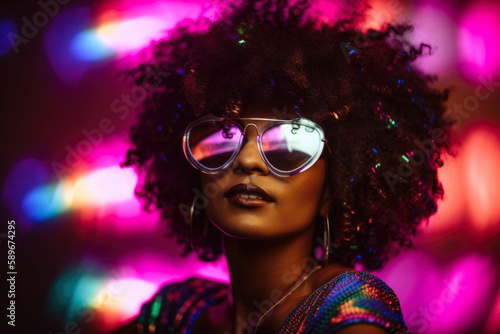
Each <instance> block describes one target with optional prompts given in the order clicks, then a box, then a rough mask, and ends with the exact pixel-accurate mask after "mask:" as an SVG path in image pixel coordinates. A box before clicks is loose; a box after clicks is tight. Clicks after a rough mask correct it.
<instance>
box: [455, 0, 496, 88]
mask: <svg viewBox="0 0 500 334" xmlns="http://www.w3.org/2000/svg"><path fill="white" fill-rule="evenodd" d="M499 17H500V3H499V2H498V1H476V2H471V3H470V5H469V6H468V7H467V8H465V9H464V10H463V15H462V18H461V20H460V24H459V28H458V43H459V54H460V70H461V73H462V75H463V76H464V78H466V79H468V80H470V81H473V82H476V81H478V77H479V76H488V75H490V74H493V75H498V74H499V73H500V62H499V61H498V59H499V58H500V45H499V43H498V36H499V35H500V20H499Z"/></svg>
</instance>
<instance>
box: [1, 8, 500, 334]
mask: <svg viewBox="0 0 500 334" xmlns="http://www.w3.org/2000/svg"><path fill="white" fill-rule="evenodd" d="M370 3H371V5H372V10H371V16H370V18H369V20H368V22H367V27H372V28H378V27H379V26H380V24H381V23H382V22H385V21H389V22H403V21H411V22H413V23H414V24H415V31H414V36H413V38H414V40H415V43H419V42H424V41H425V42H426V43H428V44H430V45H432V46H433V49H432V50H433V51H432V53H433V55H432V56H428V57H425V59H423V60H419V62H418V66H419V67H421V68H422V69H424V70H425V72H427V73H429V74H433V75H437V76H438V77H439V81H438V82H437V83H436V87H438V88H447V87H449V88H452V94H451V97H450V101H449V103H448V106H449V110H448V113H447V116H448V117H450V118H454V119H456V121H457V123H456V125H455V130H456V132H457V134H458V137H459V139H460V141H461V145H460V146H459V147H457V152H458V156H457V157H445V159H444V160H445V165H444V167H443V168H442V169H441V170H440V171H439V173H440V177H441V178H442V181H443V185H444V189H445V198H444V200H443V201H442V202H441V203H440V206H439V210H438V213H437V214H436V215H435V216H433V217H432V219H431V220H430V222H429V224H428V225H427V226H424V227H423V228H422V231H421V233H420V237H419V239H418V240H417V241H416V247H415V248H414V249H411V250H408V251H404V252H402V253H401V254H400V255H399V256H398V257H397V258H395V259H393V260H392V261H391V262H390V263H388V265H387V266H386V268H385V269H384V270H382V271H378V272H375V274H376V275H378V276H380V277H381V278H382V279H384V280H385V281H386V282H387V283H388V284H389V285H390V286H391V287H392V288H393V289H394V290H395V292H396V293H397V295H398V296H399V298H400V301H401V305H402V309H403V313H404V316H405V319H406V322H407V324H408V327H409V328H410V329H411V331H412V333H500V172H499V171H500V113H499V112H500V110H499V109H500V61H499V59H500V44H499V38H498V36H500V20H499V18H500V3H499V2H498V1H484V0H481V1H459V0H455V1H452V0H428V1H416V0H414V1H408V0H391V1H378V0H374V1H371V2H370ZM317 6H318V8H319V9H320V10H322V11H324V12H325V16H328V15H331V13H332V12H335V11H337V10H339V9H340V8H342V7H343V6H344V5H343V4H342V3H341V2H334V1H326V0H325V1H319V2H318V3H317ZM215 14H216V8H215V6H214V5H213V4H212V3H209V2H205V1H195V0H193V1H150V0H148V1H139V0H103V1H94V2H89V1H83V0H41V1H38V2H35V1H32V2H27V1H24V2H23V1H21V2H12V1H11V2H9V3H8V4H6V3H3V4H2V5H1V11H0V32H1V34H0V64H1V67H0V68H1V72H0V77H1V80H2V89H1V92H0V96H1V100H0V101H1V115H2V120H1V122H0V123H1V126H2V138H3V139H2V144H1V157H2V163H1V165H0V170H1V174H0V191H1V198H2V201H1V210H2V223H1V229H0V249H1V254H2V255H1V257H2V259H5V262H4V260H2V263H4V264H3V265H2V268H4V269H2V274H1V275H0V277H1V278H2V282H5V281H6V278H7V274H6V273H7V272H8V271H9V268H8V267H7V263H6V262H7V250H8V248H7V246H8V240H9V239H8V232H7V231H8V226H9V225H12V223H11V224H9V223H8V222H9V221H11V220H15V233H16V234H15V239H14V241H15V256H16V258H15V268H14V269H15V270H16V272H17V275H16V283H15V302H16V304H15V305H16V322H15V324H16V327H15V330H14V329H13V328H12V327H10V326H9V327H8V328H7V329H6V330H5V331H3V333H5V332H7V333H10V332H13V333H53V334H56V333H57V334H60V333H68V334H69V333H105V332H107V331H110V330H112V329H114V328H116V327H118V326H120V325H121V324H123V323H125V322H127V321H128V320H130V319H131V318H132V317H134V316H135V315H137V313H138V311H139V308H140V305H141V304H142V303H143V302H144V301H146V300H148V299H149V298H150V297H151V296H152V294H153V293H154V292H155V291H156V290H157V289H158V287H159V286H160V285H161V284H162V283H164V282H169V281H172V280H179V279H182V278H185V277H188V276H192V275H198V276H203V277H210V278H212V279H216V280H220V281H227V279H228V277H227V270H226V268H225V263H224V261H223V260H222V261H219V262H217V263H214V264H203V263H200V262H199V261H198V260H197V259H196V258H194V257H188V258H186V259H184V258H181V257H180V256H179V255H178V253H177V249H176V245H175V243H174V242H172V241H170V240H168V239H166V238H165V237H163V228H162V226H161V225H160V224H159V223H158V214H157V213H151V214H149V213H146V212H144V211H143V210H142V208H141V203H140V202H139V201H138V200H137V199H136V198H135V197H134V195H133V191H134V186H135V183H136V181H137V175H136V174H135V172H134V170H133V169H121V168H120V167H119V164H120V163H121V162H122V161H123V160H124V155H125V152H126V149H127V147H128V129H129V127H130V125H131V124H133V122H134V120H135V118H136V110H140V105H141V103H142V101H143V100H144V94H145V92H146V90H145V87H141V86H135V87H134V86H130V85H127V84H125V81H124V79H123V77H121V76H120V75H119V74H118V73H119V71H120V70H123V69H125V68H128V67H131V66H133V65H134V64H137V63H138V62H139V61H140V60H141V59H142V54H141V53H140V50H141V49H143V48H144V47H147V46H148V45H149V44H150V42H151V41H152V40H155V39H158V38H160V37H161V36H165V34H168V30H169V29H171V28H172V27H174V26H175V25H176V24H177V23H178V22H179V21H181V20H183V19H185V18H193V19H195V18H197V17H199V16H200V15H203V16H207V17H212V16H214V15H215ZM325 19H326V18H325ZM11 241H12V240H11ZM7 289H8V287H6V288H5V291H2V292H1V295H2V296H3V297H2V298H1V307H0V308H1V309H2V310H4V312H8V311H5V310H6V308H7V307H8V306H9V304H8V303H9V302H10V299H9V298H7V296H6V294H7ZM2 319H3V320H2V326H3V325H5V323H6V320H5V315H2Z"/></svg>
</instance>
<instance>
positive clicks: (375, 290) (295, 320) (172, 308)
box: [138, 271, 409, 334]
mask: <svg viewBox="0 0 500 334" xmlns="http://www.w3.org/2000/svg"><path fill="white" fill-rule="evenodd" d="M227 296H228V285H227V284H224V283H218V282H213V281H208V280H205V279H201V278H191V279H188V280H186V281H184V282H181V283H174V284H169V285H166V286H164V287H163V288H162V289H161V290H160V291H159V292H158V293H157V294H156V295H154V296H153V298H152V299H151V300H150V301H149V302H147V303H145V304H144V305H143V306H142V309H141V313H140V316H139V319H138V332H139V333H141V334H142V333H169V334H181V333H186V334H189V333H191V329H192V327H193V324H194V322H195V320H196V318H197V317H198V315H200V314H201V312H202V311H203V310H204V309H205V308H206V307H208V306H210V305H214V304H217V303H220V302H222V301H223V300H225V299H226V297H227ZM357 323H369V324H375V325H378V326H381V327H383V328H384V329H385V330H387V331H388V332H389V333H409V331H408V328H407V327H406V324H405V322H404V320H403V314H402V312H401V307H400V305H399V300H398V298H397V296H396V294H395V293H394V291H392V289H391V288H390V287H389V286H388V285H387V284H385V283H384V282H383V281H382V280H381V279H380V278H378V277H376V276H374V275H372V274H369V273H365V272H361V271H348V272H345V273H343V274H341V275H339V276H337V277H335V278H333V279H332V280H330V281H329V282H327V283H325V284H324V285H322V286H321V287H319V288H318V289H317V290H316V291H314V292H313V293H312V294H310V295H309V296H308V297H307V298H306V299H305V300H303V301H302V303H301V304H300V305H299V306H297V308H296V309H295V310H294V311H293V312H292V313H291V314H290V315H289V316H288V318H287V319H286V321H285V323H284V324H283V326H282V327H281V328H280V329H279V330H278V332H277V334H285V333H304V334H305V333H307V334H310V333H311V334H312V333H321V334H325V333H335V332H336V331H338V330H340V329H342V328H344V327H346V326H348V325H352V324H357Z"/></svg>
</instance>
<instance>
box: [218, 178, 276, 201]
mask: <svg viewBox="0 0 500 334" xmlns="http://www.w3.org/2000/svg"><path fill="white" fill-rule="evenodd" d="M241 195H243V196H244V197H243V196H241ZM248 196H251V197H255V196H257V197H259V198H247V197H248ZM224 197H226V198H228V199H230V200H232V201H233V202H234V201H237V202H238V203H241V204H243V203H245V206H247V205H250V206H256V205H258V204H259V205H258V206H261V205H260V204H262V205H265V204H266V203H269V202H274V199H273V198H272V197H271V196H269V194H268V193H266V192H265V191H264V190H263V189H262V188H260V187H258V186H256V185H255V184H243V183H240V184H237V185H235V186H233V187H232V188H230V189H229V190H228V191H226V192H225V193H224Z"/></svg>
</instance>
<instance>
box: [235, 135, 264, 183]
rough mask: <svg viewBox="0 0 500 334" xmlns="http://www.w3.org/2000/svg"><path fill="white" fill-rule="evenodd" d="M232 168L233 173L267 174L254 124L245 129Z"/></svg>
mask: <svg viewBox="0 0 500 334" xmlns="http://www.w3.org/2000/svg"><path fill="white" fill-rule="evenodd" d="M232 170H233V173H235V174H238V173H239V172H240V171H243V173H245V174H252V173H257V174H261V175H267V174H269V169H268V168H267V166H266V164H265V163H264V161H263V160H262V157H261V156H260V153H259V146H258V144H257V129H256V127H255V126H249V127H248V128H247V129H246V132H245V137H244V138H243V144H242V147H241V149H240V152H239V153H238V155H237V156H236V158H235V159H234V162H233V166H232Z"/></svg>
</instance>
